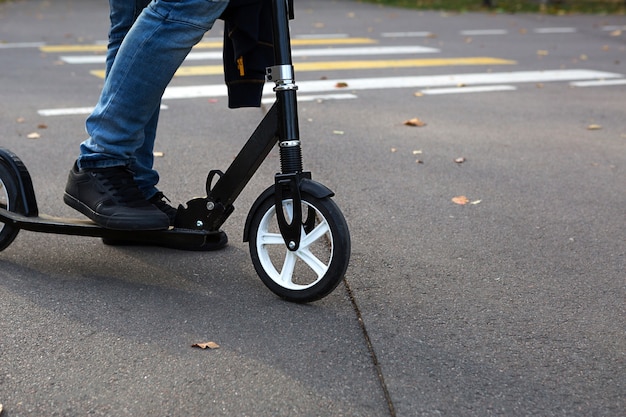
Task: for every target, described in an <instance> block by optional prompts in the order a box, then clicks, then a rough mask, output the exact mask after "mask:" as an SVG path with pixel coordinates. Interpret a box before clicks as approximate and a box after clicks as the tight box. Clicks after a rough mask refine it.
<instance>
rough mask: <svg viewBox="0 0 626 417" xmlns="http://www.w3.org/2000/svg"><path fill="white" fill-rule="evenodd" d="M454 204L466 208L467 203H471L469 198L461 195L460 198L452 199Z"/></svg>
mask: <svg viewBox="0 0 626 417" xmlns="http://www.w3.org/2000/svg"><path fill="white" fill-rule="evenodd" d="M452 202H453V203H454V204H459V205H461V206H464V205H466V204H467V203H469V202H470V201H469V198H467V197H465V196H464V195H460V196H458V197H454V198H453V199H452Z"/></svg>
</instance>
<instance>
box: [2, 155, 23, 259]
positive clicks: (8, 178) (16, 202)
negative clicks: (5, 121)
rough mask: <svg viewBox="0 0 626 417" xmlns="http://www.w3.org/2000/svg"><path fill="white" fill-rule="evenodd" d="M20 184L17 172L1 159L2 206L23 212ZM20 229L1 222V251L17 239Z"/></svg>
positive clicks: (9, 209)
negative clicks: (16, 176) (16, 175)
mask: <svg viewBox="0 0 626 417" xmlns="http://www.w3.org/2000/svg"><path fill="white" fill-rule="evenodd" d="M18 190H19V185H18V182H17V179H16V178H15V174H14V173H13V171H12V170H11V169H10V167H9V166H8V165H7V162H6V161H4V160H3V159H0V208H3V209H5V210H8V211H13V212H18V213H19V212H21V211H22V209H21V204H22V203H21V200H20V198H19V191H18ZM19 231H20V230H19V229H18V228H16V227H14V226H12V225H9V224H6V223H0V251H2V250H4V249H6V248H7V247H8V246H9V245H10V244H11V243H12V242H13V240H14V239H15V237H16V236H17V233H18V232H19Z"/></svg>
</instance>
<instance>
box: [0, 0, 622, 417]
mask: <svg viewBox="0 0 626 417" xmlns="http://www.w3.org/2000/svg"><path fill="white" fill-rule="evenodd" d="M107 20H108V5H107V2H102V1H94V0H80V1H78V0H75V1H70V0H65V1H61V0H59V1H15V2H8V3H2V4H0V91H1V93H0V146H2V147H6V148H9V149H11V150H12V151H13V152H15V153H16V154H18V155H19V156H20V157H21V158H22V160H23V161H24V163H25V164H26V166H27V168H28V170H29V172H30V174H31V176H32V178H33V182H34V186H35V190H36V194H37V199H38V203H39V207H40V210H41V211H42V212H44V213H48V214H54V215H58V216H77V214H76V213H74V212H73V210H72V209H70V208H69V207H66V206H65V205H64V204H63V202H62V198H61V197H62V194H63V189H64V186H65V181H66V178H67V172H68V170H69V169H70V167H71V165H72V163H73V161H74V159H75V158H76V156H77V152H78V144H79V143H80V142H81V141H82V140H83V139H85V132H84V120H85V117H86V114H87V113H88V112H89V108H90V107H91V106H93V105H94V104H95V102H96V100H97V98H98V94H99V92H100V88H101V86H102V78H101V77H102V70H103V69H104V64H103V51H104V45H105V44H104V39H106V33H107ZM221 31H222V29H221V25H220V24H218V25H216V27H215V28H214V30H212V31H211V32H209V33H208V34H207V38H206V39H205V40H204V41H203V43H201V44H200V45H198V47H197V48H195V49H194V51H192V54H191V55H190V57H189V60H188V61H187V62H186V63H185V64H184V66H183V69H182V70H181V72H180V73H179V74H178V76H177V77H175V79H174V80H173V81H172V84H171V85H170V87H169V88H168V91H167V92H166V95H165V97H164V100H163V106H164V107H163V111H162V117H161V123H160V130H159V138H158V141H157V149H156V151H157V152H159V154H158V155H159V157H158V158H157V161H156V166H157V168H158V170H159V172H160V173H161V177H162V179H161V183H160V187H161V189H163V191H164V192H165V193H166V195H168V196H169V197H170V199H171V200H172V201H173V202H174V203H175V204H178V203H180V202H185V201H187V200H189V199H190V198H191V197H194V196H200V195H202V194H203V193H204V183H205V179H206V174H207V172H208V171H209V170H210V169H225V168H226V167H227V166H228V164H229V162H230V161H231V160H232V158H233V157H234V155H235V154H236V153H237V152H238V150H239V148H240V147H241V145H242V144H243V143H244V142H245V140H246V139H247V137H248V136H249V135H250V133H251V132H252V131H253V130H254V127H255V126H256V124H257V123H258V121H259V120H260V118H261V117H262V115H263V112H262V110H259V109H248V110H237V111H233V110H228V109H227V108H226V97H225V90H224V88H223V76H222V75H221V73H220V71H221V70H220V66H221V61H220V52H221V51H220V48H219V46H216V42H217V41H218V39H219V38H220V37H221V33H222V32H221ZM292 35H293V40H294V45H293V50H294V60H295V61H296V74H297V81H298V84H299V86H300V91H299V97H300V100H301V101H300V106H299V107H300V108H299V115H300V127H301V134H302V139H303V150H304V162H305V168H306V169H308V170H310V171H312V172H313V177H314V178H315V179H316V180H318V181H320V182H322V183H324V184H325V185H327V186H328V187H330V188H331V189H333V190H334V191H335V192H336V197H335V201H336V202H337V204H338V205H339V206H340V207H341V209H342V211H343V213H344V215H345V217H346V219H347V221H348V223H349V226H350V229H351V236H352V258H351V262H350V266H349V269H348V272H347V275H346V280H345V285H344V284H342V285H340V286H339V287H338V288H337V290H336V291H334V292H333V293H332V294H331V295H329V296H328V297H326V298H325V299H323V300H321V301H318V302H315V303H311V304H309V305H296V304H291V303H288V302H285V301H282V300H280V299H278V298H277V297H276V296H274V295H273V294H272V293H271V292H270V291H269V290H267V288H265V286H264V285H263V284H262V282H261V281H260V280H259V279H258V277H257V275H256V273H255V271H254V269H253V267H252V263H251V261H250V258H249V253H248V247H247V245H246V244H245V243H243V242H242V241H241V236H242V230H243V225H244V221H245V218H246V215H247V212H248V209H249V208H250V206H251V204H252V202H253V201H254V200H255V199H256V197H257V196H258V195H259V194H260V193H261V191H262V190H263V189H265V187H267V186H268V185H270V184H271V183H272V182H273V175H274V173H275V172H276V171H277V170H278V169H279V164H278V160H277V153H276V152H272V153H271V154H270V157H269V158H268V160H267V161H266V163H264V165H263V166H262V167H261V168H260V170H259V172H258V173H257V175H256V176H255V177H254V178H253V179H252V181H251V182H250V184H249V185H248V187H247V188H246V189H245V190H244V192H243V194H242V195H241V197H240V199H239V200H238V201H237V202H236V204H235V206H236V211H235V213H234V214H233V215H232V217H231V218H230V219H229V220H228V222H227V223H226V224H225V225H224V230H225V231H226V232H227V233H228V235H229V237H230V244H229V246H228V247H227V248H226V249H225V250H223V251H220V252H217V253H189V252H181V251H175V250H167V249H163V248H146V247H139V248H137V247H110V246H105V245H103V244H102V243H101V241H100V240H99V239H94V238H81V237H68V236H60V235H42V234H35V233H29V232H21V233H20V234H19V235H18V237H17V239H16V240H15V242H14V243H13V244H12V245H11V246H10V247H8V248H7V249H6V250H4V251H3V252H2V253H0V404H2V408H3V411H2V417H18V416H42V415H48V416H85V415H98V416H125V415H129V416H143V415H159V416H235V415H237V416H440V415H444V416H488V415H501V416H531V415H533V416H619V415H623V413H624V410H625V409H626V394H625V393H626V319H625V317H626V308H625V304H624V302H625V300H626V274H625V273H624V270H625V265H624V258H625V253H626V244H625V243H624V237H625V236H626V226H625V225H626V172H625V167H626V117H625V113H624V109H625V108H626V26H624V19H623V17H622V16H533V15H507V14H442V13H437V12H419V11H407V10H400V9H393V8H385V7H379V6H376V5H371V4H362V3H359V2H352V1H341V2H340V1H326V0H316V1H301V0H296V20H295V21H294V22H292ZM164 59H166V57H164ZM270 87H271V86H270ZM267 99H268V100H271V88H270V89H269V90H268V94H267ZM411 119H418V120H419V121H420V122H421V123H416V124H418V125H422V126H409V125H406V124H405V122H406V121H408V120H411ZM459 203H465V204H459ZM207 341H213V342H215V343H217V344H218V345H219V346H220V348H219V349H216V350H200V349H197V348H192V347H191V345H192V344H194V343H198V342H207Z"/></svg>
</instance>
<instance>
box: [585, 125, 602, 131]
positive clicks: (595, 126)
mask: <svg viewBox="0 0 626 417" xmlns="http://www.w3.org/2000/svg"><path fill="white" fill-rule="evenodd" d="M600 129H602V126H600V125H596V124H591V125H589V126H587V130H600Z"/></svg>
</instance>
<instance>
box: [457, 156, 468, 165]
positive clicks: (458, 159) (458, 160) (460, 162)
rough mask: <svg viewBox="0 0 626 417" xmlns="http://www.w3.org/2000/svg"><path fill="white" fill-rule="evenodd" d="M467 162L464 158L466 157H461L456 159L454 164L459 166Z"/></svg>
mask: <svg viewBox="0 0 626 417" xmlns="http://www.w3.org/2000/svg"><path fill="white" fill-rule="evenodd" d="M465 161H466V159H465V157H464V156H461V157H459V158H455V159H454V162H456V163H457V164H462V163H463V162H465Z"/></svg>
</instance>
